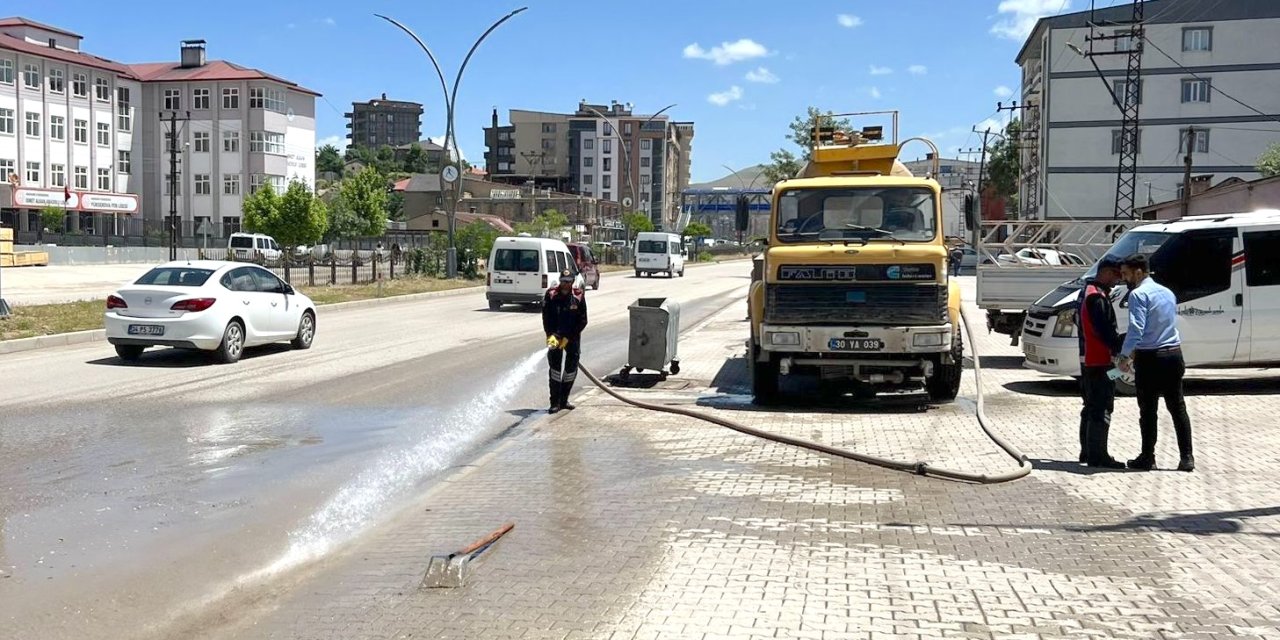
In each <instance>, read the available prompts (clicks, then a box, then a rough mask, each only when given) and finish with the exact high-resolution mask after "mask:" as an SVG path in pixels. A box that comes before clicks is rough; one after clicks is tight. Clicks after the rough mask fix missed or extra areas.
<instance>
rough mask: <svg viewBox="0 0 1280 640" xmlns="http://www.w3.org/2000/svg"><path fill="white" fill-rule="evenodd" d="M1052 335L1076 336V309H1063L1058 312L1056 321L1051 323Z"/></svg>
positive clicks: (1061, 336)
mask: <svg viewBox="0 0 1280 640" xmlns="http://www.w3.org/2000/svg"><path fill="white" fill-rule="evenodd" d="M1053 337H1055V338H1074V337H1076V310H1075V309H1064V310H1062V311H1059V312H1058V322H1057V324H1054V325H1053Z"/></svg>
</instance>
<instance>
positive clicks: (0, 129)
mask: <svg viewBox="0 0 1280 640" xmlns="http://www.w3.org/2000/svg"><path fill="white" fill-rule="evenodd" d="M14 126H15V125H14V122H13V109H4V108H0V133H7V134H9V135H13V127H14Z"/></svg>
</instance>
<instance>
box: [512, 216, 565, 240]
mask: <svg viewBox="0 0 1280 640" xmlns="http://www.w3.org/2000/svg"><path fill="white" fill-rule="evenodd" d="M567 226H569V217H568V216H566V215H564V214H563V213H560V212H559V211H556V210H555V209H546V210H544V211H543V212H542V213H539V214H538V215H536V216H534V217H533V220H531V221H529V222H517V223H516V225H515V229H516V231H517V232H519V233H527V234H529V235H531V236H538V237H541V238H550V237H551V236H552V234H553V233H554V232H558V231H560V230H561V229H563V228H565V227H567Z"/></svg>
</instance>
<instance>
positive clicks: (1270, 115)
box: [1142, 34, 1280, 122]
mask: <svg viewBox="0 0 1280 640" xmlns="http://www.w3.org/2000/svg"><path fill="white" fill-rule="evenodd" d="M1142 39H1143V40H1144V41H1145V42H1146V43H1147V44H1149V45H1151V46H1152V47H1153V48H1155V50H1156V51H1159V52H1160V55H1163V56H1164V57H1166V58H1168V59H1169V62H1172V63H1173V64H1175V65H1177V66H1178V68H1180V69H1182V70H1183V71H1186V72H1187V74H1188V75H1190V76H1191V77H1193V78H1195V79H1196V80H1199V81H1201V82H1204V83H1205V84H1207V85H1208V86H1209V89H1210V90H1211V91H1214V92H1217V93H1219V94H1222V96H1223V97H1224V98H1226V99H1228V100H1230V101H1232V102H1234V103H1236V104H1238V105H1240V106H1242V107H1244V108H1246V109H1248V110H1250V111H1252V112H1254V113H1256V114H1258V115H1260V116H1262V117H1264V118H1269V119H1271V120H1274V121H1276V122H1280V118H1277V117H1276V116H1274V115H1272V114H1269V113H1264V112H1262V111H1260V110H1258V109H1257V108H1255V107H1253V106H1252V105H1250V104H1247V103H1245V102H1244V101H1242V100H1240V99H1239V98H1237V97H1235V96H1233V95H1231V94H1229V93H1227V92H1226V91H1223V90H1222V89H1219V88H1218V87H1216V86H1214V84H1213V83H1212V82H1211V81H1209V80H1206V79H1205V78H1202V77H1200V75H1199V74H1197V73H1196V72H1194V71H1192V70H1191V69H1189V68H1187V66H1186V65H1184V64H1182V63H1181V62H1178V61H1177V60H1175V59H1174V57H1173V56H1171V55H1169V54H1168V53H1165V51H1164V49H1161V48H1160V45H1157V44H1156V43H1154V42H1152V41H1151V39H1150V38H1148V37H1147V36H1146V35H1145V34H1144V35H1143V36H1142Z"/></svg>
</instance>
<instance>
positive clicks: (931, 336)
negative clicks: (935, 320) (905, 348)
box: [911, 333, 945, 347]
mask: <svg viewBox="0 0 1280 640" xmlns="http://www.w3.org/2000/svg"><path fill="white" fill-rule="evenodd" d="M943 335H945V334H941V333H917V334H916V335H915V337H914V338H912V339H911V343H912V344H914V345H915V346H917V347H941V346H942V344H943V343H942V337H943Z"/></svg>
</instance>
